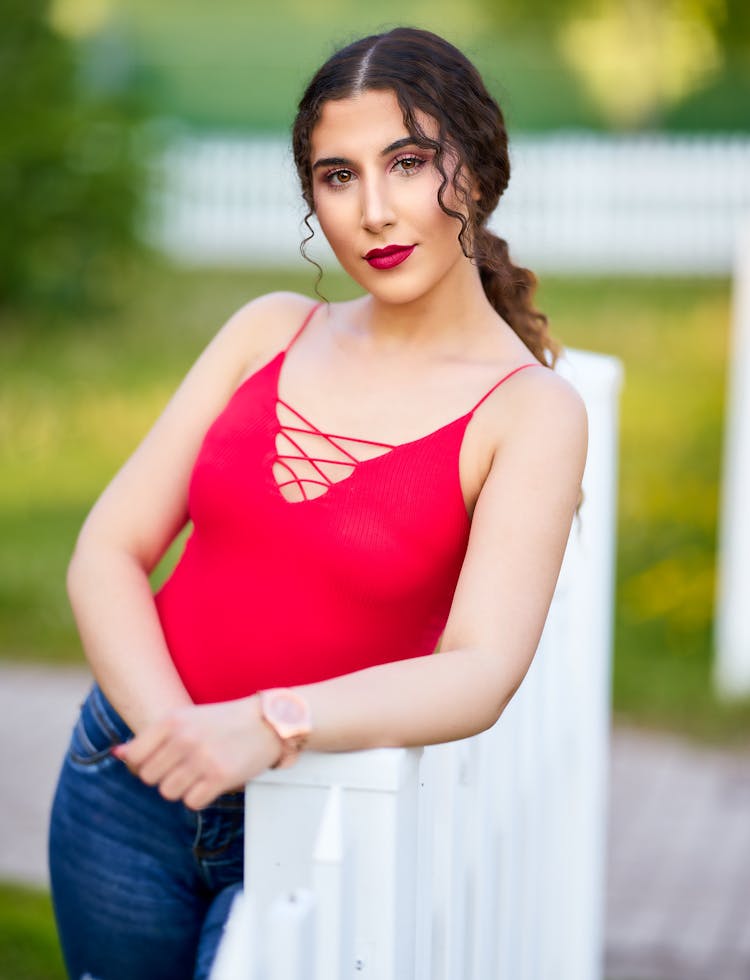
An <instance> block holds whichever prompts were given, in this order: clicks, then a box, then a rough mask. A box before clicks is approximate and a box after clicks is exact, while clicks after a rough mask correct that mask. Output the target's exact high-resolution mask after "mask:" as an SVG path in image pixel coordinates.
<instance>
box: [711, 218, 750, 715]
mask: <svg viewBox="0 0 750 980" xmlns="http://www.w3.org/2000/svg"><path fill="white" fill-rule="evenodd" d="M733 294H734V296H733V299H734V302H733V309H732V329H731V334H730V343H729V345H728V364H727V399H726V405H727V410H726V422H725V437H724V460H723V473H722V485H721V509H720V520H719V550H718V576H717V593H716V627H715V656H714V684H715V686H716V689H717V691H718V693H719V694H721V695H722V696H724V697H726V698H731V697H743V696H744V697H746V696H747V695H749V694H750V615H748V600H749V599H750V225H748V226H747V227H746V228H745V229H744V234H742V235H740V236H738V241H737V249H736V257H735V268H734V279H733Z"/></svg>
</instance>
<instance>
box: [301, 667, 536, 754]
mask: <svg viewBox="0 0 750 980" xmlns="http://www.w3.org/2000/svg"><path fill="white" fill-rule="evenodd" d="M529 659H530V658H524V662H523V666H522V667H519V663H520V661H519V660H514V659H513V658H511V657H508V658H501V655H500V654H498V653H495V654H489V653H487V652H484V651H480V650H475V649H465V650H446V651H443V652H441V653H434V654H432V655H431V656H427V657H415V658H414V659H411V660H400V661H398V662H396V663H389V664H383V665H380V666H377V667H371V668H369V669H367V670H361V671H357V672H356V673H353V674H346V675H344V676H343V677H336V678H333V679H331V680H328V681H323V682H320V683H317V684H309V685H306V686H301V687H297V688H295V690H296V691H298V692H299V693H300V694H302V695H303V696H304V697H305V698H306V699H307V701H308V702H309V704H310V707H311V711H312V719H313V732H312V735H311V736H310V739H309V741H308V744H307V747H308V748H309V749H312V750H317V751H323V752H336V751H351V750H357V749H368V748H376V747H381V746H412V745H430V744H434V743H436V742H447V741H452V740H453V739H458V738H466V737H468V736H470V735H475V734H477V733H478V732H480V731H484V729H486V728H489V727H490V726H491V725H493V724H494V723H495V721H496V720H497V718H498V717H499V716H500V714H501V712H502V711H503V709H504V708H505V705H506V704H507V703H508V701H509V700H510V698H511V697H512V696H513V694H514V692H515V691H516V689H517V688H518V686H519V684H520V683H521V680H522V679H523V675H524V674H525V672H526V668H527V666H528V662H529Z"/></svg>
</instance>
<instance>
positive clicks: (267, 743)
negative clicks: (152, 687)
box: [112, 696, 281, 810]
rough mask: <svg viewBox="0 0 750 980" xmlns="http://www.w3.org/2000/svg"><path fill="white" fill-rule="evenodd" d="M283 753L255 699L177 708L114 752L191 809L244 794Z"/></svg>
mask: <svg viewBox="0 0 750 980" xmlns="http://www.w3.org/2000/svg"><path fill="white" fill-rule="evenodd" d="M280 753H281V742H280V740H279V738H278V736H277V735H276V734H275V733H274V732H273V731H272V730H271V728H270V727H269V726H268V725H267V724H266V723H265V722H264V721H263V719H262V718H261V715H260V708H259V704H258V698H257V697H256V696H253V697H249V698H241V699H240V700H237V701H226V702H223V703H220V704H200V705H190V706H189V707H186V708H179V709H178V710H177V711H173V712H171V713H170V714H169V715H167V716H166V717H165V718H163V719H162V720H160V721H157V722H154V723H153V724H151V725H149V726H148V727H146V728H144V729H143V730H142V731H141V732H139V733H138V734H137V735H136V736H135V737H134V738H133V739H131V740H130V741H129V742H126V743H124V744H123V745H118V746H117V747H116V748H114V749H113V750H112V754H113V755H115V756H116V757H117V758H118V759H120V760H121V761H122V762H124V763H125V764H126V765H127V766H128V768H129V769H130V771H131V772H133V773H134V774H135V775H136V776H138V777H139V778H140V779H142V780H143V782H144V783H147V784H148V785H149V786H158V787H159V792H160V793H161V795H162V796H163V797H164V798H165V799H167V800H182V801H183V803H184V804H185V806H187V807H189V808H190V809H191V810H199V809H201V808H202V807H205V806H208V804H209V803H211V802H213V800H215V799H216V797H217V796H220V795H221V794H222V793H227V792H231V791H238V790H241V789H242V788H243V787H244V785H245V783H246V782H247V781H248V780H250V779H252V778H253V777H255V776H257V775H258V774H259V773H261V772H264V771H265V770H266V769H268V768H269V767H270V766H272V765H273V764H274V763H275V762H276V760H277V759H278V758H279V755H280Z"/></svg>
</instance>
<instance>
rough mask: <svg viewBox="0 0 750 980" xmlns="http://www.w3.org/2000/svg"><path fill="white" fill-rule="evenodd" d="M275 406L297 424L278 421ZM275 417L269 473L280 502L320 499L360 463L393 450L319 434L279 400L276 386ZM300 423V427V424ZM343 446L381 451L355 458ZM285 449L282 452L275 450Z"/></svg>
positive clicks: (370, 442)
mask: <svg viewBox="0 0 750 980" xmlns="http://www.w3.org/2000/svg"><path fill="white" fill-rule="evenodd" d="M277 378H278V375H277ZM279 407H281V409H282V410H283V411H284V412H285V413H288V414H289V415H290V416H291V418H292V422H296V423H297V424H288V423H284V422H282V421H281V419H280V418H279ZM276 418H277V421H278V423H279V430H278V432H277V434H276V455H275V457H274V462H273V471H274V477H275V479H276V485H277V487H278V488H279V490H280V492H281V494H282V496H283V497H284V499H285V500H288V501H290V502H299V501H302V500H311V499H313V498H314V497H318V496H321V495H322V494H324V493H325V492H326V491H327V490H328V489H329V488H330V487H332V486H333V485H334V483H339V482H340V481H341V480H345V479H346V478H347V477H349V476H351V474H352V473H353V472H354V469H355V467H357V466H358V465H359V464H360V463H363V462H366V461H367V460H368V459H373V458H376V457H378V456H381V455H384V454H385V453H387V452H389V451H390V450H392V449H396V446H395V445H394V444H392V443H388V442H375V441H374V440H372V439H357V438H355V437H353V436H340V435H335V434H334V433H331V432H323V431H322V430H321V429H319V428H318V427H317V426H316V425H314V424H313V423H312V422H310V420H309V419H307V418H305V416H304V415H302V414H301V413H300V412H298V411H297V410H296V409H294V408H292V406H291V405H290V404H289V403H288V402H286V401H284V399H283V398H280V397H279V395H278V387H277V389H276ZM300 422H301V423H303V424H302V425H300V424H299V423H300ZM306 443H307V444H309V443H313V444H314V445H313V446H311V447H308V448H306V445H305V444H306ZM345 443H357V444H358V445H362V446H370V447H375V448H376V449H379V450H382V451H381V452H374V453H373V454H372V455H369V456H365V457H364V458H362V459H359V458H357V457H356V456H355V455H354V454H353V453H352V452H350V450H349V449H347V448H346V446H345V445H344V444H345ZM285 446H286V451H285V452H281V451H279V450H280V449H283V448H284V447H285ZM316 446H317V448H316ZM352 448H354V447H352ZM308 449H309V451H308ZM310 452H331V453H333V454H334V455H333V456H328V455H326V456H315V455H310ZM285 476H286V478H285ZM286 488H289V489H288V490H287V489H286ZM318 488H321V489H318Z"/></svg>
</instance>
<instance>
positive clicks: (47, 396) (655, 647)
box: [0, 259, 750, 742]
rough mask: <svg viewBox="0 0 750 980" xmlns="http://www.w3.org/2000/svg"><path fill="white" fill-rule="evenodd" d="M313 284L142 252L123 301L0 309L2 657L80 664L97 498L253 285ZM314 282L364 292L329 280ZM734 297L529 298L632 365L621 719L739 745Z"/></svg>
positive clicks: (709, 292) (594, 290)
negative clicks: (723, 685)
mask: <svg viewBox="0 0 750 980" xmlns="http://www.w3.org/2000/svg"><path fill="white" fill-rule="evenodd" d="M312 283H313V276H312V275H311V274H310V273H309V272H308V271H307V270H306V269H305V268H302V269H300V270H299V271H298V272H291V273H290V272H288V271H278V272H258V271H253V270H240V269H236V270H230V269H213V270H212V269H190V268H177V267H173V266H171V265H170V264H169V263H168V262H166V261H163V260H158V259H152V260H149V261H145V262H144V261H140V262H139V261H134V262H132V263H131V264H130V265H123V267H122V268H121V269H120V270H119V272H118V279H117V282H116V288H117V289H118V290H119V291H120V293H121V295H123V296H125V297H127V302H126V303H125V304H124V306H123V308H122V310H121V311H120V312H118V313H114V314H109V315H104V314H98V315H96V314H89V315H87V316H85V317H83V316H82V317H79V318H77V319H75V318H73V317H70V316H68V317H64V316H57V317H55V318H53V319H50V318H47V319H45V320H42V319H40V318H34V317H31V316H27V317H26V318H24V319H23V320H17V319H12V318H9V317H7V316H6V317H5V318H4V319H3V320H2V321H0V362H1V363H2V364H3V365H4V373H5V375H6V378H5V379H4V382H3V385H2V389H1V390H0V469H1V470H2V473H3V479H2V481H0V656H3V657H6V658H8V657H20V658H34V659H37V660H46V661H51V662H71V661H76V660H80V659H81V653H80V650H79V646H78V641H77V638H76V634H75V630H74V627H73V623H72V618H71V615H70V612H69V609H68V605H67V600H66V597H65V591H64V573H65V565H66V562H67V559H68V556H69V554H70V552H71V549H72V547H73V543H74V540H75V536H76V533H77V530H78V528H79V527H80V524H81V522H82V520H83V518H84V516H85V513H86V511H87V510H88V508H89V507H90V505H91V504H92V503H93V501H94V499H95V497H96V496H97V494H98V493H99V492H100V490H101V489H102V487H103V486H104V484H105V483H106V481H107V480H108V479H109V477H110V476H111V475H112V474H113V473H114V472H115V471H116V469H117V468H118V466H119V465H120V464H121V462H122V461H123V460H124V458H125V457H126V456H127V454H128V453H129V452H130V451H131V450H132V449H133V448H134V447H135V445H136V444H137V442H138V440H139V438H140V437H141V436H142V435H143V433H144V432H145V430H146V429H147V428H148V426H149V424H150V422H151V421H152V420H153V418H154V417H155V416H156V414H157V413H158V412H159V410H160V408H161V407H162V406H163V404H164V403H165V402H166V400H167V398H168V397H169V395H170V393H171V391H172V390H173V389H174V387H175V386H176V384H177V383H178V381H179V380H180V378H181V377H182V375H183V374H184V372H185V371H186V370H187V368H188V366H189V365H190V363H191V362H192V361H193V359H194V358H195V356H196V355H197V354H198V352H199V351H200V350H201V349H202V347H203V346H204V345H205V343H206V342H207V341H208V339H209V338H210V337H211V336H212V334H213V333H214V332H215V330H216V329H217V328H218V326H219V325H220V324H221V323H222V322H224V320H226V318H227V317H228V316H230V315H231V313H232V312H233V311H234V310H235V309H237V308H238V307H239V306H240V305H241V304H242V303H244V302H246V301H247V300H248V299H249V298H251V297H252V296H254V295H258V294H260V293H263V292H266V291H268V290H271V289H278V288H289V289H296V290H299V291H301V292H306V293H311V291H312ZM322 289H323V292H324V293H325V294H326V296H327V297H328V298H329V299H340V298H344V297H347V296H351V295H353V293H354V291H355V290H356V287H354V286H353V285H352V284H350V283H348V282H347V281H346V280H345V279H344V278H343V277H341V276H337V275H329V274H327V275H326V277H325V279H324V281H323V285H322ZM729 296H730V290H729V283H728V281H727V280H696V279H685V280H682V279H680V280H677V279H671V280H664V279H652V280H647V279H592V278H589V279H587V278H570V277H569V278H566V279H558V278H553V277H545V278H544V279H543V280H542V285H541V287H540V291H539V295H538V300H539V305H540V307H541V308H542V309H543V310H545V312H546V313H547V314H548V315H549V317H550V321H551V326H552V331H553V333H554V334H555V335H556V336H557V337H559V338H560V339H561V340H563V341H564V343H566V344H567V345H568V346H571V347H581V348H586V349H590V350H598V351H603V352H606V353H611V354H614V355H616V356H617V357H619V358H620V359H621V360H622V361H623V364H624V367H625V384H624V388H623V391H622V402H621V451H620V490H619V529H618V530H619V541H618V562H617V583H618V584H617V612H616V624H615V654H616V655H615V661H614V676H613V689H614V708H615V714H616V716H617V717H618V718H620V719H622V720H629V721H632V722H635V723H639V724H644V725H648V726H652V727H661V728H668V729H672V730H677V731H682V732H685V733H688V734H691V735H694V736H696V737H700V738H703V739H708V740H717V741H724V742H732V741H735V742H736V741H747V740H748V737H749V736H750V704H749V703H747V702H745V703H743V704H740V705H735V706H727V705H722V704H720V703H719V702H718V701H717V700H716V699H715V697H714V695H713V694H712V690H711V683H710V665H711V627H712V606H713V595H714V575H715V546H716V542H715V539H716V519H717V495H718V477H719V465H720V453H721V430H722V412H723V402H724V375H725V361H726V348H727V335H728V325H729ZM173 557H174V549H173V551H172V552H171V553H170V555H169V556H168V557H167V559H166V560H165V563H163V565H162V568H161V570H160V571H159V574H158V576H157V578H161V577H162V576H163V575H164V574H165V570H166V569H167V568H168V567H169V563H170V562H171V561H172V560H173Z"/></svg>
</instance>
